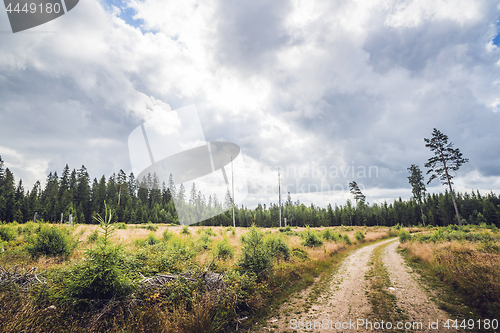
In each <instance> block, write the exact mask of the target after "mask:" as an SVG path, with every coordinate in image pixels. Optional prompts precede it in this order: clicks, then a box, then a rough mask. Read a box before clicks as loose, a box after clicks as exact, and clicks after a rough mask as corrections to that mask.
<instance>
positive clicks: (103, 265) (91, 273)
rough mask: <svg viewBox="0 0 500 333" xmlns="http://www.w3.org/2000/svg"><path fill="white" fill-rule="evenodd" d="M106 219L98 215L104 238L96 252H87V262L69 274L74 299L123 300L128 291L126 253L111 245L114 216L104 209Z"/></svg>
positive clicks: (68, 283) (90, 250)
mask: <svg viewBox="0 0 500 333" xmlns="http://www.w3.org/2000/svg"><path fill="white" fill-rule="evenodd" d="M105 212H106V215H105V217H104V219H103V218H102V217H101V216H100V215H97V217H96V220H97V221H98V222H99V223H100V224H99V227H100V228H101V233H102V237H100V238H101V240H100V241H99V242H98V245H97V247H96V248H95V249H91V248H90V249H88V250H87V251H86V252H85V257H86V259H87V260H85V262H83V263H82V264H80V265H76V266H74V267H73V269H72V270H71V271H70V274H69V277H68V279H67V284H66V288H67V290H68V293H69V294H70V295H71V296H73V297H79V298H89V299H107V298H111V297H113V296H120V295H122V294H124V293H125V292H126V291H127V290H128V289H129V285H130V284H129V281H128V278H127V275H125V274H123V272H122V271H123V267H122V266H121V264H120V263H121V262H123V256H124V254H123V249H122V247H121V246H116V245H114V244H113V243H112V242H111V236H112V234H113V231H114V226H113V224H112V223H111V220H112V212H111V209H109V210H108V208H107V206H105Z"/></svg>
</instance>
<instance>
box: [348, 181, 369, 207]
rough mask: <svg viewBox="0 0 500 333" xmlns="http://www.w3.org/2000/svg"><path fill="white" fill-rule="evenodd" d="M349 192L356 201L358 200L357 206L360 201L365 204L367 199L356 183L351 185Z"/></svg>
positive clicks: (353, 182)
mask: <svg viewBox="0 0 500 333" xmlns="http://www.w3.org/2000/svg"><path fill="white" fill-rule="evenodd" d="M349 191H350V192H351V194H352V196H353V197H354V200H356V205H357V204H358V201H362V202H365V199H366V197H365V196H364V194H363V193H361V190H360V189H359V186H358V184H357V183H356V182H355V181H352V182H350V183H349Z"/></svg>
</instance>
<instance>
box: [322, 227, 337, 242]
mask: <svg viewBox="0 0 500 333" xmlns="http://www.w3.org/2000/svg"><path fill="white" fill-rule="evenodd" d="M321 237H323V239H324V240H326V241H331V240H334V239H335V235H334V233H333V232H332V231H331V230H330V229H325V230H323V232H322V233H321Z"/></svg>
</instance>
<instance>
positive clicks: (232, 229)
mask: <svg viewBox="0 0 500 333" xmlns="http://www.w3.org/2000/svg"><path fill="white" fill-rule="evenodd" d="M227 231H231V236H236V230H235V229H234V228H233V227H227V229H226V232H227Z"/></svg>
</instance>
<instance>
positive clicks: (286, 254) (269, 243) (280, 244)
mask: <svg viewBox="0 0 500 333" xmlns="http://www.w3.org/2000/svg"><path fill="white" fill-rule="evenodd" d="M264 246H265V247H266V248H267V250H268V251H269V253H270V254H271V256H272V257H273V258H275V259H278V260H280V259H283V260H285V261H288V260H289V259H290V254H291V251H290V247H289V246H288V245H287V244H286V243H285V242H284V241H283V240H282V239H281V238H280V237H276V236H274V235H273V236H270V237H267V238H266V239H265V240H264Z"/></svg>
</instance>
